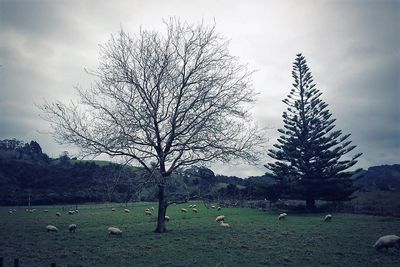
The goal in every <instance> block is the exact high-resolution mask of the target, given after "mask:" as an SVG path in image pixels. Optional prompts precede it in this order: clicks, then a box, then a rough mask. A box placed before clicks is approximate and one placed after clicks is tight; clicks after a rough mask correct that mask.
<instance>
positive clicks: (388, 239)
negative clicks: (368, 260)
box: [374, 235, 400, 251]
mask: <svg viewBox="0 0 400 267" xmlns="http://www.w3.org/2000/svg"><path fill="white" fill-rule="evenodd" d="M391 247H397V249H400V237H398V236H397V235H385V236H382V237H380V238H379V239H378V240H377V241H376V242H375V245H374V248H375V249H376V250H378V251H379V250H381V249H382V248H386V251H387V250H388V249H389V248H391Z"/></svg>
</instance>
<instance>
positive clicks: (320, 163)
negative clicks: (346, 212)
mask: <svg viewBox="0 0 400 267" xmlns="http://www.w3.org/2000/svg"><path fill="white" fill-rule="evenodd" d="M292 77H293V79H294V83H293V88H292V89H291V90H290V93H289V95H288V96H287V98H286V99H284V100H283V102H284V103H285V104H286V105H287V110H286V111H285V112H283V115H282V117H283V123H284V127H283V128H282V129H279V130H278V132H279V133H280V134H281V135H280V136H279V138H278V140H277V141H278V143H277V144H275V145H274V148H273V149H269V151H268V152H269V153H268V155H269V156H270V157H271V158H273V159H275V160H276V161H275V162H273V163H268V164H267V165H265V166H266V168H268V169H269V170H270V171H272V173H273V175H274V177H275V178H276V179H277V180H278V181H279V182H280V184H282V185H284V187H285V188H286V192H287V193H288V194H289V195H290V196H291V197H294V198H299V199H304V200H306V201H307V207H309V208H313V207H314V205H315V200H316V199H325V200H346V199H348V198H349V197H350V195H351V194H352V193H353V192H354V191H355V190H356V189H357V187H355V186H354V185H353V182H352V180H351V176H352V175H353V173H354V171H349V169H350V168H351V167H352V166H354V165H355V164H356V163H357V158H358V157H360V156H361V155H362V153H358V154H355V155H354V156H353V157H347V158H344V157H343V156H344V155H346V154H347V153H349V152H351V151H352V150H353V149H354V148H356V146H355V145H351V141H349V140H348V138H349V137H350V134H344V135H343V134H342V131H341V130H335V124H334V123H335V119H333V118H332V114H331V113H330V111H329V109H328V104H327V103H325V102H324V101H323V100H322V99H321V95H322V92H321V91H320V90H319V89H317V88H316V86H315V84H314V83H313V77H312V75H311V72H310V70H309V67H308V66H307V63H306V59H305V58H304V56H302V55H301V54H298V55H297V57H296V59H295V61H294V63H293V71H292Z"/></svg>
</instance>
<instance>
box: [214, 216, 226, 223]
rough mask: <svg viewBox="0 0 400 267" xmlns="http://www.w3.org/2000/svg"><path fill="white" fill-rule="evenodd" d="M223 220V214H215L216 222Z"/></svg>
mask: <svg viewBox="0 0 400 267" xmlns="http://www.w3.org/2000/svg"><path fill="white" fill-rule="evenodd" d="M224 220H225V216H224V215H220V216H217V218H215V221H216V222H222V221H224Z"/></svg>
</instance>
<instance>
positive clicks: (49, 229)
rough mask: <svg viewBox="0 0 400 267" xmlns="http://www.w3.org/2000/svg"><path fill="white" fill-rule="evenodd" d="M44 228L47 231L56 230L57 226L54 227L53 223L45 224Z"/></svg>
mask: <svg viewBox="0 0 400 267" xmlns="http://www.w3.org/2000/svg"><path fill="white" fill-rule="evenodd" d="M46 230H47V232H58V228H57V227H55V226H54V225H47V226H46Z"/></svg>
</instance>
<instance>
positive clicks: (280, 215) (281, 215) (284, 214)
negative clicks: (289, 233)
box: [278, 213, 287, 220]
mask: <svg viewBox="0 0 400 267" xmlns="http://www.w3.org/2000/svg"><path fill="white" fill-rule="evenodd" d="M286 216H287V214H286V213H281V214H279V217H278V220H283V219H286Z"/></svg>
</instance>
